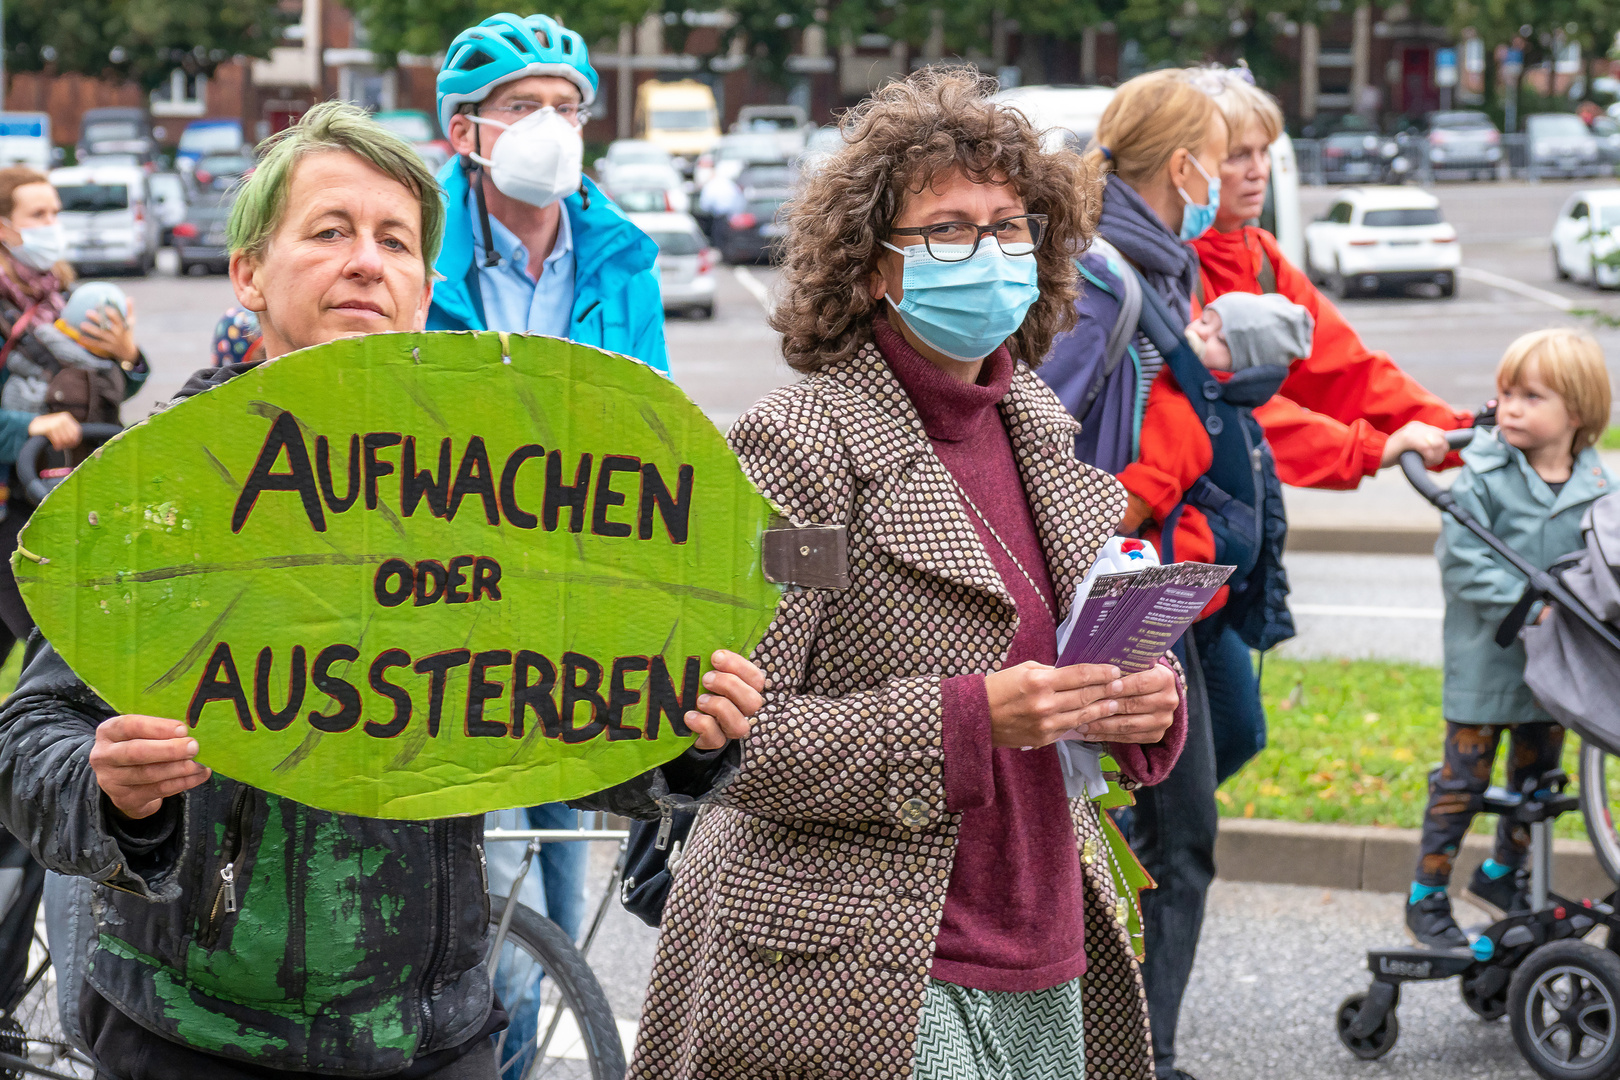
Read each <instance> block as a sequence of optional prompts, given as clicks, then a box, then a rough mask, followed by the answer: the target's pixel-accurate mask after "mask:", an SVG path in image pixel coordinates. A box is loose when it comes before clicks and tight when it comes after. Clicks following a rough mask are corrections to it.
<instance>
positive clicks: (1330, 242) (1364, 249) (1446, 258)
mask: <svg viewBox="0 0 1620 1080" xmlns="http://www.w3.org/2000/svg"><path fill="white" fill-rule="evenodd" d="M1460 265H1462V246H1461V245H1460V244H1458V243H1457V230H1456V229H1454V228H1453V227H1452V226H1450V225H1448V224H1447V223H1446V222H1445V220H1444V219H1443V218H1442V217H1441V216H1440V200H1439V199H1436V198H1435V197H1434V196H1433V195H1430V194H1429V193H1428V192H1426V191H1421V190H1419V189H1417V188H1411V187H1364V188H1346V189H1345V190H1344V191H1341V192H1340V193H1339V196H1338V198H1337V199H1335V200H1334V201H1333V205H1332V206H1330V207H1328V210H1327V213H1326V214H1324V215H1322V216H1321V217H1319V218H1317V219H1316V220H1315V221H1313V222H1311V223H1310V224H1309V225H1307V226H1305V272H1306V273H1307V274H1309V275H1310V276H1311V279H1312V280H1313V281H1319V282H1323V283H1325V284H1327V285H1328V286H1330V287H1331V288H1332V289H1333V290H1334V291H1335V292H1336V293H1337V294H1338V295H1339V296H1340V297H1341V298H1347V297H1352V296H1357V295H1359V294H1361V293H1363V292H1367V293H1372V292H1376V291H1378V290H1379V289H1380V288H1382V287H1384V286H1386V285H1392V286H1397V287H1405V286H1407V285H1436V286H1439V289H1440V295H1441V296H1451V295H1453V294H1454V293H1455V292H1456V290H1457V267H1459V266H1460Z"/></svg>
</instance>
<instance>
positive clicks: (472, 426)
mask: <svg viewBox="0 0 1620 1080" xmlns="http://www.w3.org/2000/svg"><path fill="white" fill-rule="evenodd" d="M769 515H770V506H769V504H768V503H767V502H766V500H765V499H764V498H763V497H762V496H761V495H760V494H759V493H758V492H757V491H756V490H755V489H754V487H753V485H752V484H750V483H749V481H748V479H747V478H746V477H745V476H744V475H743V473H742V471H741V469H740V468H739V467H738V465H737V461H736V458H735V457H733V456H732V454H731V451H730V449H729V448H728V447H727V446H726V443H725V440H724V439H723V438H722V437H721V435H720V433H719V432H718V431H716V430H715V428H714V426H713V425H712V424H711V423H710V422H709V421H708V420H707V419H706V418H705V417H704V416H703V414H702V413H701V412H700V411H699V410H698V409H697V407H696V406H695V405H693V404H692V402H691V401H690V400H689V399H688V398H687V397H686V396H685V395H684V394H683V393H682V392H681V391H680V389H679V388H677V387H676V386H675V385H674V384H673V383H671V382H669V381H668V380H667V379H664V378H662V377H660V376H659V375H658V374H657V373H655V372H653V371H651V370H650V369H648V368H647V367H645V366H643V365H642V364H639V363H636V362H635V361H633V360H630V359H627V358H625V357H622V356H615V355H612V354H609V353H604V352H600V351H598V350H596V349H591V348H587V347H585V346H581V345H575V344H571V343H569V342H565V341H561V340H559V339H555V338H542V337H523V336H516V335H514V336H510V337H506V336H504V335H497V334H477V335H473V334H451V333H435V334H383V335H376V336H372V337H366V338H354V339H349V340H344V341H337V342H333V343H331V344H328V345H322V346H319V347H316V348H312V349H306V350H303V351H301V352H297V353H293V354H291V355H288V356H286V357H283V358H281V359H278V360H275V361H272V362H270V363H267V364H264V365H263V366H261V367H259V368H257V369H256V370H253V371H251V372H249V373H247V374H245V375H242V376H239V377H238V378H236V379H233V380H231V381H230V382H228V383H225V384H223V385H221V386H218V387H215V388H213V389H211V390H208V391H206V392H204V393H202V394H199V395H197V396H196V397H194V398H191V399H189V400H187V401H184V402H181V403H180V404H178V405H176V406H174V407H173V408H171V409H169V410H167V411H166V412H162V413H159V414H158V415H156V416H154V417H152V418H151V419H150V420H147V421H145V422H144V423H141V424H139V425H137V426H135V427H133V428H131V429H130V430H128V431H126V432H124V433H123V434H122V435H121V436H119V437H118V438H117V439H116V440H114V441H113V442H111V443H109V444H108V445H106V446H105V447H103V448H101V449H100V450H98V451H96V452H95V453H94V454H93V455H92V457H91V460H89V461H87V462H86V463H85V464H84V465H82V466H80V467H79V469H78V470H76V471H75V472H74V473H73V475H72V476H71V477H69V478H68V479H67V480H66V481H65V482H64V483H63V484H62V485H61V486H60V487H59V488H58V489H57V490H56V491H54V492H53V493H52V494H51V495H50V496H49V498H47V499H46V500H45V502H44V503H43V504H42V505H41V506H40V508H39V510H38V511H37V512H36V513H35V514H34V516H33V519H32V520H31V521H30V522H29V523H28V526H27V528H26V529H25V530H24V532H23V534H22V538H21V548H20V550H19V553H18V554H17V556H16V557H15V558H14V565H15V567H16V572H17V579H18V583H19V585H20V586H21V588H22V593H23V596H24V598H25V599H26V600H27V603H28V608H29V610H30V611H31V612H32V613H33V614H34V616H35V618H36V619H37V620H38V622H39V626H40V628H41V629H42V631H43V632H44V634H45V636H46V637H47V638H48V639H49V640H50V641H51V642H52V643H53V644H54V645H55V647H56V648H57V650H58V651H59V652H60V653H61V654H62V656H63V657H64V658H65V659H66V660H67V662H68V663H69V664H70V665H71V666H72V668H73V669H74V671H75V672H77V673H78V674H79V675H80V677H82V678H83V679H84V680H85V681H86V682H87V683H89V684H90V685H91V686H92V687H94V688H95V690H96V692H97V693H99V694H100V695H101V696H102V697H103V698H104V699H106V701H107V702H108V703H109V704H111V705H112V706H113V707H114V708H116V709H118V710H120V711H121V712H126V713H143V714H146V715H151V716H163V717H174V718H176V719H182V720H184V721H185V722H186V723H187V724H188V725H190V727H191V728H192V729H193V731H194V733H195V736H196V739H197V742H198V745H199V746H200V748H201V749H200V751H199V753H198V758H199V760H200V761H202V762H203V763H204V764H207V765H209V766H211V767H213V768H214V769H216V770H218V771H219V772H220V773H223V774H225V775H226V776H230V777H233V778H235V779H237V780H240V781H243V782H245V783H248V784H251V785H253V786H255V787H258V788H262V789H264V790H266V791H270V792H274V793H275V794H278V795H284V796H287V797H289V798H293V799H296V800H298V801H300V802H304V803H307V804H309V805H311V806H316V807H320V808H321V809H325V810H331V811H337V812H343V813H352V814H361V815H366V816H371V817H386V818H406V819H423V818H435V817H445V816H449V815H454V814H471V813H477V812H480V811H484V810H491V809H497V808H502V807H510V806H527V805H533V804H536V803H542V802H548V801H552V800H557V799H567V798H573V797H576V796H580V795H584V794H587V793H590V792H594V791H599V790H601V789H603V788H606V787H610V786H612V785H613V784H616V783H618V782H620V781H623V780H626V779H628V778H629V777H632V776H634V775H636V774H637V773H640V772H643V771H645V770H647V769H649V768H652V767H653V766H655V765H658V764H661V763H663V762H665V761H668V760H670V759H671V758H673V757H675V756H676V755H677V754H679V753H681V752H682V751H683V750H684V749H685V748H686V747H687V746H688V745H689V744H690V742H691V738H690V733H689V732H688V730H687V728H686V726H685V724H684V722H683V717H684V715H685V713H686V711H687V710H689V709H691V708H693V707H694V703H695V701H696V698H697V695H698V693H699V692H700V684H699V680H700V678H701V676H702V674H703V672H704V671H706V670H707V666H708V659H709V656H710V654H711V653H712V652H713V651H714V650H715V649H716V648H722V647H725V648H731V649H735V650H738V651H741V652H744V653H746V652H747V651H748V650H749V649H750V648H751V647H752V646H753V645H754V644H755V643H757V642H758V640H759V637H760V635H761V634H762V633H763V632H764V630H765V627H766V625H767V623H768V622H769V620H770V617H771V614H772V612H773V610H774V608H775V604H776V601H777V599H778V598H779V596H780V591H779V589H778V588H777V587H776V586H774V585H772V584H770V583H769V582H767V581H766V580H765V577H764V575H763V571H762V566H761V535H762V532H763V530H764V528H765V525H766V523H767V519H768V517H769Z"/></svg>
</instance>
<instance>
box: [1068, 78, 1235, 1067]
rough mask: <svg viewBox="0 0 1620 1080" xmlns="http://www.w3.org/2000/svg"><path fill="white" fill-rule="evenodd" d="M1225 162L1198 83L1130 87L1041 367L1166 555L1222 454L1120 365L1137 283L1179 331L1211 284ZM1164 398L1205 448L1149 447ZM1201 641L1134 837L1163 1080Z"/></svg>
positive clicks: (1189, 883)
mask: <svg viewBox="0 0 1620 1080" xmlns="http://www.w3.org/2000/svg"><path fill="white" fill-rule="evenodd" d="M1226 150H1227V128H1226V122H1225V120H1224V119H1223V117H1222V115H1221V113H1220V110H1219V109H1217V108H1216V107H1215V104H1214V102H1213V101H1212V100H1211V99H1210V97H1209V95H1208V94H1206V93H1204V91H1202V90H1201V89H1199V88H1198V87H1197V86H1196V85H1195V84H1194V83H1193V82H1191V81H1190V80H1189V79H1188V78H1187V77H1186V76H1185V74H1184V73H1183V72H1181V71H1178V70H1172V71H1155V72H1151V73H1149V74H1147V75H1142V76H1139V77H1137V78H1135V79H1132V80H1131V81H1130V82H1127V83H1126V84H1125V85H1123V86H1121V87H1120V88H1119V92H1118V93H1117V94H1116V95H1115V96H1114V99H1113V101H1112V102H1110V104H1109V106H1108V109H1107V111H1106V112H1104V113H1103V116H1102V121H1101V123H1100V124H1099V125H1098V128H1097V135H1096V140H1095V142H1094V143H1093V145H1092V147H1091V150H1090V152H1089V156H1090V158H1091V162H1092V164H1093V166H1094V167H1095V168H1099V169H1101V170H1103V171H1104V172H1105V173H1106V185H1105V187H1104V190H1103V199H1102V215H1101V217H1100V219H1099V221H1098V223H1097V232H1098V234H1099V236H1100V237H1101V238H1102V239H1103V241H1105V243H1103V244H1093V245H1092V247H1091V249H1090V250H1089V251H1087V252H1085V253H1084V254H1082V255H1081V257H1080V263H1081V270H1082V273H1083V274H1084V276H1085V277H1086V278H1087V279H1088V281H1087V282H1086V284H1085V287H1084V288H1083V289H1082V291H1081V295H1080V299H1079V300H1077V301H1076V304H1075V306H1076V311H1077V313H1078V316H1079V321H1078V324H1077V325H1076V327H1075V329H1074V330H1073V331H1071V332H1070V333H1068V334H1065V335H1063V336H1061V337H1059V338H1058V339H1057V341H1056V342H1054V344H1053V348H1052V351H1051V353H1050V354H1049V355H1048V357H1047V360H1046V363H1045V364H1043V365H1042V366H1041V368H1040V369H1039V373H1040V375H1041V377H1042V378H1044V379H1045V380H1046V381H1047V382H1048V383H1049V384H1050V385H1051V386H1052V388H1053V389H1054V390H1055V391H1056V392H1057V395H1058V397H1059V398H1060V399H1062V401H1063V404H1064V405H1065V406H1067V407H1068V409H1069V411H1070V412H1071V413H1072V414H1073V415H1074V416H1075V417H1076V419H1078V420H1080V421H1081V432H1080V436H1079V438H1078V439H1077V440H1076V452H1077V454H1078V456H1079V457H1080V458H1081V460H1083V461H1086V462H1088V463H1089V464H1092V465H1095V466H1097V467H1098V468H1100V469H1103V470H1105V471H1107V472H1111V473H1114V474H1115V475H1117V476H1118V477H1119V479H1120V481H1121V482H1122V483H1123V484H1124V485H1125V489H1126V491H1127V492H1128V494H1129V499H1130V506H1129V510H1128V511H1127V512H1126V515H1125V521H1124V523H1123V525H1122V526H1121V529H1122V531H1135V530H1139V531H1140V535H1142V536H1144V537H1147V538H1148V539H1150V540H1152V541H1154V542H1155V543H1156V544H1158V543H1160V541H1161V540H1162V539H1163V538H1162V537H1161V535H1160V525H1161V523H1162V522H1164V521H1165V520H1166V519H1167V518H1169V517H1171V511H1172V510H1174V509H1175V508H1176V507H1177V506H1178V504H1179V503H1180V502H1181V499H1182V496H1183V494H1184V492H1183V491H1182V490H1181V488H1180V485H1179V482H1178V481H1177V480H1176V478H1177V477H1179V476H1184V475H1199V474H1202V473H1203V472H1204V471H1205V470H1207V469H1208V468H1209V465H1210V462H1211V457H1212V452H1211V446H1210V442H1209V440H1208V439H1207V438H1205V437H1204V436H1203V429H1202V427H1201V426H1200V421H1199V420H1198V418H1197V416H1196V415H1195V414H1194V413H1193V411H1192V407H1191V406H1190V405H1189V404H1188V403H1187V401H1186V399H1185V398H1184V397H1182V396H1181V395H1180V394H1179V392H1178V391H1176V389H1175V388H1174V385H1173V384H1168V382H1167V381H1168V376H1166V378H1165V379H1159V373H1160V370H1161V369H1162V368H1163V366H1164V358H1163V356H1162V355H1161V353H1160V351H1159V349H1158V348H1156V347H1155V346H1154V344H1153V342H1152V341H1151V340H1150V339H1149V338H1148V337H1147V335H1145V334H1143V333H1141V332H1140V331H1136V332H1134V333H1133V334H1132V336H1131V337H1130V338H1129V349H1128V350H1126V351H1125V352H1124V354H1123V355H1118V354H1114V355H1115V356H1116V357H1117V360H1116V362H1115V363H1114V365H1113V366H1112V367H1110V366H1109V361H1110V357H1111V353H1110V350H1109V348H1108V344H1109V339H1110V336H1111V335H1112V334H1115V333H1116V329H1115V328H1116V324H1117V323H1119V322H1120V321H1121V320H1120V314H1121V310H1122V303H1123V302H1124V299H1125V297H1126V296H1127V294H1128V293H1129V292H1131V291H1132V289H1133V288H1134V287H1135V285H1136V281H1135V280H1134V279H1135V278H1136V275H1137V274H1139V275H1140V285H1141V287H1142V288H1144V289H1151V290H1152V291H1153V292H1154V293H1155V294H1157V299H1158V300H1160V301H1162V305H1163V307H1164V308H1166V309H1168V312H1169V316H1170V320H1171V321H1172V322H1173V323H1174V324H1175V327H1176V329H1177V331H1178V332H1179V330H1180V329H1181V328H1182V327H1185V326H1186V325H1188V323H1189V322H1190V321H1191V317H1192V315H1193V313H1194V311H1193V309H1194V307H1195V306H1197V305H1196V304H1195V300H1194V297H1195V294H1196V291H1197V285H1198V257H1197V255H1196V254H1195V253H1194V252H1193V249H1192V247H1191V241H1193V240H1196V239H1197V238H1198V237H1199V236H1201V235H1203V234H1204V233H1205V232H1206V231H1207V230H1208V229H1209V228H1210V227H1211V225H1213V224H1214V221H1215V215H1216V213H1217V211H1218V210H1219V208H1220V203H1221V193H1220V169H1221V162H1222V161H1223V160H1224V158H1225V157H1226ZM1128 284H1129V285H1130V286H1131V287H1132V288H1128V287H1127V286H1128ZM1127 329H1128V328H1127ZM1156 380H1157V385H1155V384H1156ZM1150 394H1153V395H1155V405H1158V404H1160V397H1159V396H1160V395H1162V396H1163V397H1164V398H1166V399H1168V400H1167V401H1166V407H1167V408H1178V409H1180V410H1182V411H1183V412H1184V413H1185V418H1184V419H1185V423H1186V426H1187V430H1188V433H1189V435H1190V436H1191V437H1189V438H1186V439H1178V440H1175V441H1174V443H1173V444H1172V445H1141V440H1140V439H1139V430H1138V429H1139V426H1140V417H1141V415H1142V412H1143V410H1144V408H1145V407H1146V405H1147V401H1148V398H1149V395H1150ZM1176 517H1177V518H1178V519H1179V520H1178V521H1177V524H1176V525H1175V527H1174V528H1173V529H1172V530H1171V531H1172V533H1173V539H1174V544H1173V545H1172V546H1173V549H1174V557H1175V558H1176V559H1180V560H1198V561H1211V560H1212V559H1213V557H1214V552H1215V546H1214V540H1213V537H1212V535H1211V533H1210V529H1209V525H1208V523H1207V522H1206V521H1205V519H1204V518H1203V516H1202V515H1201V514H1200V513H1199V512H1198V511H1197V510H1196V509H1193V508H1191V507H1182V508H1181V513H1180V514H1179V515H1177V516H1176ZM1161 546H1162V545H1161ZM1221 598H1224V592H1223V593H1222V595H1221ZM1218 599H1220V598H1218ZM1212 606H1213V605H1212ZM1192 639H1193V635H1192V634H1188V635H1186V637H1185V638H1184V639H1183V642H1182V644H1180V645H1178V646H1177V655H1178V656H1180V657H1181V659H1182V661H1183V664H1184V665H1185V668H1186V672H1187V742H1186V745H1185V747H1184V749H1183V750H1182V754H1181V757H1180V759H1179V760H1178V761H1177V763H1176V766H1175V768H1174V769H1173V770H1171V772H1170V775H1169V776H1168V777H1167V778H1166V779H1165V780H1164V781H1162V782H1161V783H1160V784H1159V785H1157V786H1156V787H1152V788H1145V789H1144V790H1143V791H1141V792H1139V793H1138V794H1137V805H1136V807H1135V811H1134V821H1133V822H1132V823H1131V828H1132V835H1131V841H1132V845H1133V846H1134V847H1135V848H1136V851H1137V854H1138V855H1139V856H1140V857H1141V859H1142V863H1143V865H1144V866H1145V867H1146V868H1147V870H1148V873H1150V874H1151V875H1152V876H1153V879H1154V880H1155V881H1156V882H1157V883H1158V888H1156V889H1153V890H1149V891H1147V892H1145V893H1143V894H1142V915H1143V926H1144V930H1145V932H1146V938H1147V959H1146V960H1145V961H1144V963H1143V965H1142V977H1143V982H1144V984H1145V986H1146V990H1147V998H1148V1011H1149V1015H1150V1017H1151V1020H1152V1025H1151V1031H1152V1039H1153V1056H1154V1070H1155V1073H1156V1075H1157V1076H1158V1077H1160V1078H1175V1077H1182V1076H1185V1075H1186V1074H1184V1073H1181V1072H1180V1071H1179V1070H1177V1069H1176V1067H1175V1036H1176V1022H1177V1017H1178V1014H1179V1013H1180V1009H1181V997H1182V994H1183V992H1184V991H1185V990H1186V986H1187V979H1188V977H1189V975H1190V974H1191V972H1192V964H1193V955H1194V952H1195V951H1196V949H1197V946H1198V934H1199V930H1200V928H1201V926H1202V923H1203V915H1204V895H1205V893H1206V892H1207V891H1208V889H1209V882H1210V879H1211V878H1213V877H1214V874H1215V827H1216V813H1215V786H1216V785H1215V758H1214V746H1213V742H1212V737H1211V724H1210V714H1209V708H1208V700H1207V695H1206V693H1205V688H1204V684H1203V678H1202V672H1201V669H1200V666H1199V661H1198V652H1197V648H1196V645H1195V644H1194V643H1193V640H1192Z"/></svg>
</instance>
